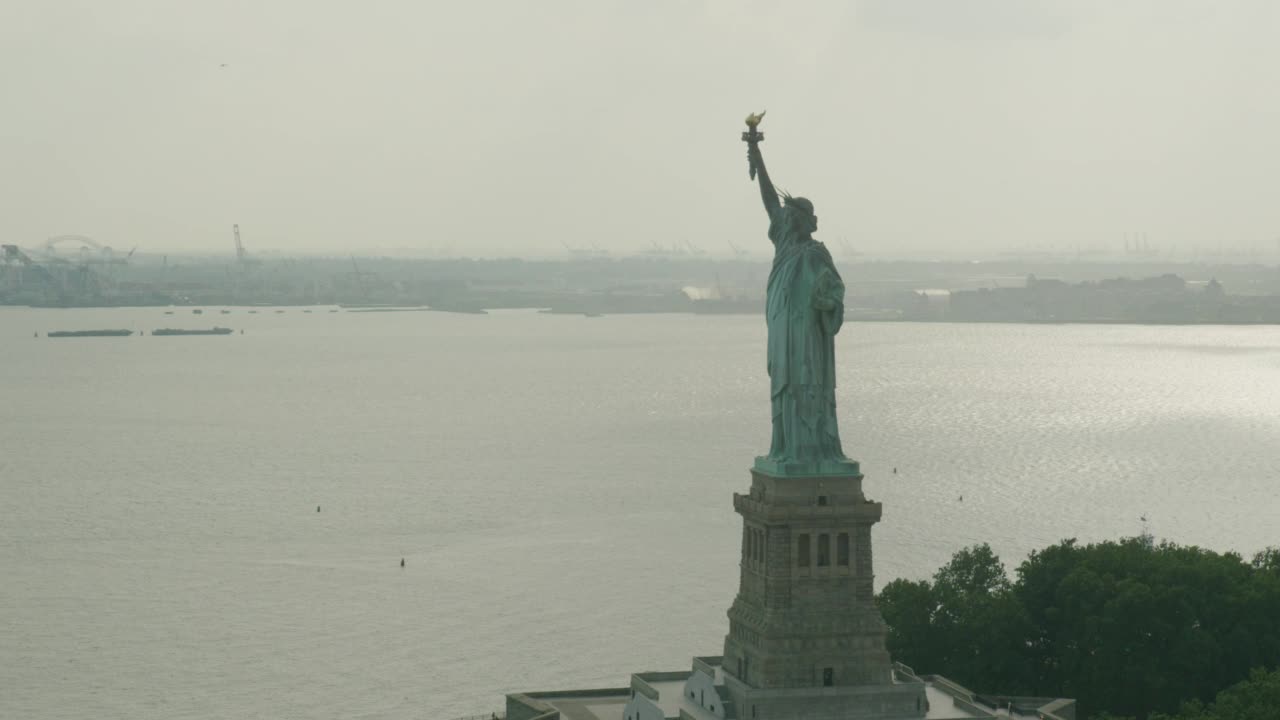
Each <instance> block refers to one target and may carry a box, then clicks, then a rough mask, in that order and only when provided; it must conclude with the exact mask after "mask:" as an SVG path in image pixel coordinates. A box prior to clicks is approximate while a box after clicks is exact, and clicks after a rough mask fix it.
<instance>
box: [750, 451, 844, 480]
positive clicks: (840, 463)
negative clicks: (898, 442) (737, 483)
mask: <svg viewBox="0 0 1280 720" xmlns="http://www.w3.org/2000/svg"><path fill="white" fill-rule="evenodd" d="M753 469H754V470H755V471H756V472H762V473H765V474H767V475H773V476H774V477H815V476H819V475H823V476H826V475H844V476H861V475H862V472H861V469H860V468H859V467H858V461H857V460H848V459H845V460H817V461H804V462H799V461H795V460H782V461H779V460H774V459H772V458H770V457H769V456H767V455H760V456H757V457H756V463H755V466H754V468H753Z"/></svg>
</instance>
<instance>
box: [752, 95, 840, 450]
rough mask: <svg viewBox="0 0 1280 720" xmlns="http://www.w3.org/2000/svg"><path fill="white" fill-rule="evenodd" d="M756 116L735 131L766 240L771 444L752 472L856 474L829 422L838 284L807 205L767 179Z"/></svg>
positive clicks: (832, 412)
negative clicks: (754, 181)
mask: <svg viewBox="0 0 1280 720" xmlns="http://www.w3.org/2000/svg"><path fill="white" fill-rule="evenodd" d="M763 117H764V113H760V114H758V115H750V116H748V117H747V127H748V128H749V129H748V130H747V131H746V132H744V133H743V134H742V139H743V140H744V141H746V143H747V159H748V161H749V163H750V176H751V177H752V178H757V177H758V178H759V180H760V196H761V199H763V200H764V209H765V211H766V212H768V214H769V240H771V241H772V242H773V268H772V269H771V270H770V271H769V286H768V292H767V299H766V302H765V310H766V318H767V321H768V328H769V355H768V369H769V381H770V398H771V405H772V411H773V440H772V442H771V443H770V446H769V454H768V455H767V456H764V457H759V458H756V468H757V469H759V470H763V471H766V472H769V473H770V474H774V475H787V474H791V475H811V474H813V475H818V474H858V470H857V463H855V462H853V461H851V460H849V459H847V458H846V457H845V455H844V451H843V450H842V449H841V447H840V429H839V426H838V425H837V423H836V358H835V336H836V333H838V332H840V326H841V325H842V324H843V322H844V282H843V281H841V279H840V273H839V272H837V271H836V266H835V262H834V261H833V260H832V259H831V253H830V252H828V251H827V248H826V246H825V245H823V244H822V243H820V242H818V241H817V240H814V239H813V233H815V232H817V230H818V216H817V215H815V214H814V211H813V203H811V202H809V201H808V200H807V199H805V198H802V197H792V196H791V195H789V194H787V193H783V194H782V195H781V196H780V195H779V194H778V192H777V191H776V190H774V187H773V183H772V182H770V181H769V173H768V171H767V170H765V167H764V157H763V156H762V155H761V153H760V141H762V140H763V139H764V134H763V133H761V132H759V131H758V130H757V126H758V125H759V124H760V120H761V118H763Z"/></svg>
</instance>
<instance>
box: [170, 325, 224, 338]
mask: <svg viewBox="0 0 1280 720" xmlns="http://www.w3.org/2000/svg"><path fill="white" fill-rule="evenodd" d="M151 334H152V335H160V336H165V335H230V334H231V328H224V327H216V328H213V329H212V330H175V329H174V328H160V329H159V330H152V331H151Z"/></svg>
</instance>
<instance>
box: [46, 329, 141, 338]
mask: <svg viewBox="0 0 1280 720" xmlns="http://www.w3.org/2000/svg"><path fill="white" fill-rule="evenodd" d="M132 334H133V331H132V330H54V331H53V332H51V333H46V336H47V337H128V336H129V335H132Z"/></svg>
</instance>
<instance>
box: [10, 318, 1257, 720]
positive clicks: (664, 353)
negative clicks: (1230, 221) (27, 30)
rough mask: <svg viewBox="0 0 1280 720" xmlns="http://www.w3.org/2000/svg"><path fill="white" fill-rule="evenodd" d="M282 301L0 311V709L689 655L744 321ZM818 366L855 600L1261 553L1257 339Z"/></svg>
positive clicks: (755, 361)
mask: <svg viewBox="0 0 1280 720" xmlns="http://www.w3.org/2000/svg"><path fill="white" fill-rule="evenodd" d="M308 309H310V310H313V312H310V313H304V312H303V309H302V308H286V309H284V310H285V312H282V313H277V312H275V311H274V309H258V310H259V311H258V312H256V313H252V314H251V313H250V312H249V310H248V309H245V308H231V312H230V313H228V314H219V313H217V312H215V311H214V309H210V308H206V312H207V313H211V314H212V315H213V316H214V317H216V324H218V325H224V326H228V327H232V328H234V329H235V330H236V332H235V334H232V335H227V336H214V337H154V336H151V335H139V334H135V335H133V336H128V337H91V338H56V339H55V338H47V337H44V335H45V333H47V332H48V331H50V330H59V329H92V328H127V329H133V330H136V331H140V330H146V331H148V332H149V331H150V330H152V329H154V328H159V327H183V326H184V325H182V324H181V323H183V322H186V323H187V325H190V326H191V327H208V326H212V325H213V324H215V323H214V321H212V320H205V321H203V322H201V321H200V320H199V318H193V317H189V314H188V317H186V318H183V317H176V316H175V317H170V316H166V315H164V314H163V310H162V309H161V308H121V309H89V310H50V309H45V310H37V309H26V308H0V367H3V368H4V377H3V378H2V379H0V387H2V388H3V389H2V390H0V438H3V445H2V446H0V577H3V582H0V717H3V718H66V719H68V720H78V719H82V718H83V719H88V718H102V717H129V718H155V719H157V720H159V719H161V718H164V719H166V720H167V719H172V718H240V717H246V718H247V717H290V718H449V717H454V716H461V715H467V714H472V713H481V712H483V713H488V712H489V711H491V710H501V708H502V701H503V698H502V694H503V693H505V692H513V691H520V690H537V689H558V688H580V687H592V686H609V687H618V686H624V685H626V684H627V682H628V678H629V674H630V673H631V672H635V671H641V670H678V669H682V668H687V667H688V664H689V659H690V657H691V656H693V655H716V654H719V652H720V649H721V643H722V641H723V636H724V633H725V631H726V629H727V620H726V618H725V611H726V610H727V608H728V606H729V603H730V601H731V600H732V598H733V595H734V593H735V592H736V583H737V562H738V552H739V548H738V544H739V539H740V528H741V526H740V521H739V518H738V517H737V516H736V515H735V514H734V513H733V510H732V502H731V496H732V493H734V492H741V491H743V490H744V489H745V488H746V487H747V485H748V482H749V476H748V472H747V470H748V468H749V467H750V465H751V462H752V459H753V457H754V456H755V455H757V454H759V453H760V452H762V451H763V450H765V449H767V447H768V442H769V417H768V413H769V405H768V387H769V386H768V379H767V376H766V373H765V366H764V332H765V327H764V321H763V319H762V318H760V317H752V316H693V315H631V316H606V317H590V318H587V317H581V316H562V315H547V314H539V313H534V312H525V311H518V312H517V311H509V312H507V311H499V312H493V313H490V314H488V315H463V314H446V313H433V312H405V313H352V312H328V311H327V310H328V308H314V309H312V308H308ZM184 312H187V311H183V310H178V314H179V315H181V314H183V313H184ZM205 317H209V316H208V315H206V316H205ZM192 321H194V324H192ZM240 330H243V331H244V333H243V334H240V332H239V331H240ZM36 333H39V335H40V337H33V335H34V334H36ZM837 357H838V359H839V363H840V368H839V375H838V383H839V387H838V402H839V422H840V425H841V434H842V437H843V440H844V447H845V450H846V453H847V454H848V455H850V456H851V457H854V458H856V459H858V460H860V461H861V462H862V467H863V472H864V473H865V474H866V481H865V487H866V491H867V494H868V495H869V496H870V497H872V498H873V499H875V500H878V501H881V502H883V503H884V519H883V521H882V522H881V523H880V524H879V525H877V527H876V529H875V531H874V536H873V537H874V543H875V561H876V572H877V579H876V581H877V586H879V585H882V584H883V583H884V582H886V581H888V580H890V579H893V578H896V577H908V578H922V577H927V576H928V575H930V574H931V573H932V572H933V571H934V570H936V569H937V567H938V566H939V565H940V564H942V563H943V562H945V561H946V560H947V559H948V558H949V557H950V556H951V554H952V553H953V552H954V551H956V550H958V549H959V548H961V547H964V546H966V545H969V544H972V543H977V542H989V543H991V545H992V546H993V547H994V549H995V550H996V552H997V553H998V554H999V555H1000V556H1001V557H1002V558H1003V559H1004V561H1005V562H1006V564H1007V565H1008V566H1009V567H1010V569H1011V570H1012V569H1013V568H1014V567H1016V565H1017V563H1018V562H1020V561H1021V560H1022V559H1023V558H1024V557H1025V556H1026V554H1027V553H1028V552H1029V551H1031V550H1034V549H1037V548H1040V547H1043V546H1045V545H1047V544H1050V543H1054V542H1057V541H1059V540H1061V539H1063V538H1069V537H1077V538H1080V539H1081V540H1083V541H1092V540H1101V539H1108V538H1116V537H1120V536H1126V535H1135V534H1138V533H1140V532H1144V531H1149V532H1150V533H1152V534H1153V535H1155V536H1156V537H1157V538H1167V539H1170V540H1173V541H1175V542H1178V543H1184V544H1195V545H1201V546H1205V547H1209V548H1212V549H1215V550H1222V551H1226V550H1234V551H1237V552H1240V553H1243V554H1246V555H1248V554H1251V553H1253V552H1255V551H1257V550H1259V549H1261V548H1263V547H1265V546H1267V545H1280V532H1277V530H1276V521H1275V518H1276V517H1277V516H1280V493H1278V492H1277V489H1276V488H1277V483H1278V481H1280V452H1277V448H1280V328H1277V327H1269V326H1251V327H1224V326H1183V327H1152V326H1126V325H1109V326H1092V325H1060V326H1050V325H1037V326H1032V325H988V324H923V323H919V324H909V323H903V324H899V323H852V324H847V325H846V326H845V327H844V329H843V330H842V332H841V334H840V336H839V338H838V341H837ZM894 468H896V469H897V472H896V474H895V473H894V472H893V470H894ZM961 496H963V500H961V499H960V498H961ZM1143 518H1145V520H1143ZM402 558H403V559H404V566H403V567H401V559H402ZM920 669H921V670H922V671H928V670H929V668H920Z"/></svg>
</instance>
